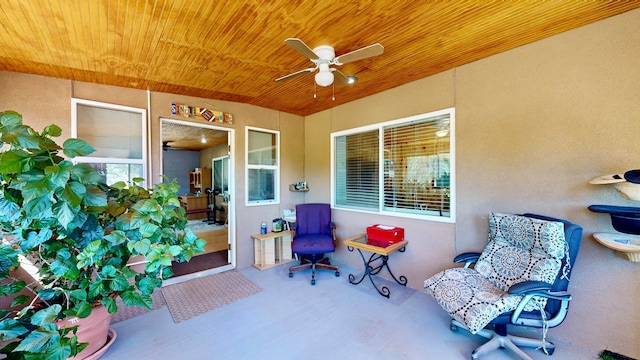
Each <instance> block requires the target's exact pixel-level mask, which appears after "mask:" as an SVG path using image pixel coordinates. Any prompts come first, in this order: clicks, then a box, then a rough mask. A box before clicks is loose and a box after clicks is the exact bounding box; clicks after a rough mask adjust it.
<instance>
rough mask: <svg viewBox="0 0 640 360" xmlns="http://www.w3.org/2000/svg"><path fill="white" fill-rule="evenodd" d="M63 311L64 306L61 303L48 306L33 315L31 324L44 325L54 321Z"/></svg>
mask: <svg viewBox="0 0 640 360" xmlns="http://www.w3.org/2000/svg"><path fill="white" fill-rule="evenodd" d="M60 311H62V306H60V304H53V305H51V306H48V307H46V308H44V309H42V310H40V311H38V312H36V313H35V314H33V316H32V317H31V324H32V325H36V326H43V325H45V324H50V323H52V322H53V321H54V320H55V319H56V318H57V317H58V314H60Z"/></svg>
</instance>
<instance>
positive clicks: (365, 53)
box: [335, 44, 384, 65]
mask: <svg viewBox="0 0 640 360" xmlns="http://www.w3.org/2000/svg"><path fill="white" fill-rule="evenodd" d="M383 52H384V47H383V46H382V45H380V44H373V45H369V46H365V47H363V48H361V49H358V50H353V51H352V52H348V53H346V54H343V55H340V56H338V57H336V59H335V62H336V64H338V65H340V64H346V63H350V62H354V61H358V60H362V59H366V58H370V57H372V56H378V55H382V53H383Z"/></svg>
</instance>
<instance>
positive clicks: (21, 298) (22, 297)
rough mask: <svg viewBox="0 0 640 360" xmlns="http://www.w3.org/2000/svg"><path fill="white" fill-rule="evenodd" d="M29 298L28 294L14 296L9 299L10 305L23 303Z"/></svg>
mask: <svg viewBox="0 0 640 360" xmlns="http://www.w3.org/2000/svg"><path fill="white" fill-rule="evenodd" d="M30 299H31V298H30V297H29V296H28V295H18V296H16V297H14V298H13V300H11V307H14V306H18V305H24V304H26V303H27V302H28V301H29V300H30Z"/></svg>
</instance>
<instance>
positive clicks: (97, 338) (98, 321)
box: [58, 306, 115, 360]
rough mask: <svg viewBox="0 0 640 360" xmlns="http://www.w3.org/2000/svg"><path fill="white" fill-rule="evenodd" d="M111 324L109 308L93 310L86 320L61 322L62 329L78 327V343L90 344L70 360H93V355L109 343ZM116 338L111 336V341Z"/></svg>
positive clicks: (101, 307)
mask: <svg viewBox="0 0 640 360" xmlns="http://www.w3.org/2000/svg"><path fill="white" fill-rule="evenodd" d="M110 322H111V314H109V312H108V311H107V308H106V307H104V306H99V307H96V308H93V311H91V315H89V316H88V317H86V318H84V319H79V318H76V317H72V318H68V319H65V320H63V321H60V322H59V323H58V327H60V328H63V327H71V326H76V325H77V326H78V330H77V332H76V335H78V343H85V342H86V343H89V345H88V346H87V347H86V348H85V349H84V350H82V351H81V352H79V353H78V355H76V356H74V357H71V358H69V359H73V360H80V359H87V358H91V355H93V354H94V353H96V352H98V351H99V350H100V349H102V348H103V347H104V346H105V344H106V343H107V339H108V336H107V335H108V334H109V323H110ZM114 338H115V336H113V335H111V340H113V339H114ZM110 343H111V341H110ZM109 345H110V344H109ZM93 359H95V357H93Z"/></svg>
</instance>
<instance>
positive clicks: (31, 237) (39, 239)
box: [20, 228, 53, 251]
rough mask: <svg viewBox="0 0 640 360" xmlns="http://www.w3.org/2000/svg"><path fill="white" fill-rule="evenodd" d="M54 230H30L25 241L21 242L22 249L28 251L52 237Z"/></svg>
mask: <svg viewBox="0 0 640 360" xmlns="http://www.w3.org/2000/svg"><path fill="white" fill-rule="evenodd" d="M52 235H53V232H52V231H51V229H49V228H46V229H41V230H40V231H29V232H28V233H27V236H26V237H25V241H24V242H22V244H20V246H21V247H22V250H24V251H28V250H30V249H33V248H35V247H37V246H38V245H40V244H42V243H44V242H45V241H47V240H49V239H51V236H52Z"/></svg>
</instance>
